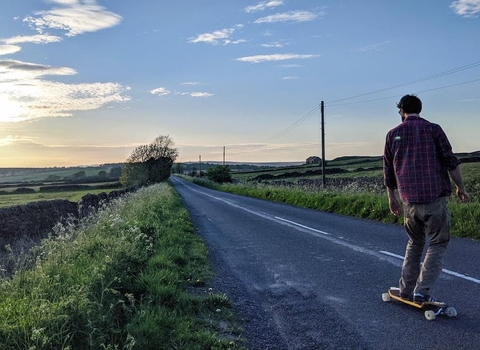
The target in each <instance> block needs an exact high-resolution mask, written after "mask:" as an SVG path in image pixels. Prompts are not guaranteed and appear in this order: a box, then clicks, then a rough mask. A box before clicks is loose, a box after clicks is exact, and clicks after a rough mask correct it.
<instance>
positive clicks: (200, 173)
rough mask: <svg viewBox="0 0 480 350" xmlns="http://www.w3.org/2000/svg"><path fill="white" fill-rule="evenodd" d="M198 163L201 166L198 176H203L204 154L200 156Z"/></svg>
mask: <svg viewBox="0 0 480 350" xmlns="http://www.w3.org/2000/svg"><path fill="white" fill-rule="evenodd" d="M198 164H199V166H200V172H199V173H198V176H200V177H201V176H202V156H201V155H200V156H198Z"/></svg>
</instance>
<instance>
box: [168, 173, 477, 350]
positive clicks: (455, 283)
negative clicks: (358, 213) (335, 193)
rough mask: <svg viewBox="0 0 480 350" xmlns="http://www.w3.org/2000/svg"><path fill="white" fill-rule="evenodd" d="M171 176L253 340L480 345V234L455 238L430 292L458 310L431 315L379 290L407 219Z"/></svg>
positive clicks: (260, 343) (259, 345) (390, 273)
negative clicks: (240, 192) (306, 204)
mask: <svg viewBox="0 0 480 350" xmlns="http://www.w3.org/2000/svg"><path fill="white" fill-rule="evenodd" d="M171 181H172V183H173V185H174V186H175V188H176V190H177V191H178V193H179V194H180V196H181V198H182V201H183V203H184V205H185V206H186V208H187V210H188V211H189V213H190V215H191V218H192V221H193V224H194V226H195V227H196V229H197V230H198V233H199V234H200V235H201V237H202V238H203V240H204V241H205V244H206V245H207V247H208V249H209V251H210V261H211V265H212V269H213V270H214V272H215V273H216V278H215V279H214V280H213V281H212V284H213V285H214V288H215V289H217V291H219V292H224V293H226V294H227V295H228V296H229V297H230V299H231V301H232V303H233V305H234V307H235V309H236V311H237V312H238V314H239V315H240V317H241V318H242V320H243V327H244V329H245V333H246V334H245V336H246V337H247V339H248V342H249V343H248V347H249V348H250V349H401V350H405V349H480V300H479V296H480V242H475V241H472V240H465V239H458V238H453V239H452V241H451V244H450V246H449V249H448V251H447V254H446V257H445V265H444V268H445V270H444V273H443V274H442V276H441V278H440V279H439V280H438V282H437V285H436V288H435V291H434V293H433V294H434V296H435V297H436V298H437V299H440V300H443V301H446V302H448V303H449V304H450V305H452V306H454V307H455V308H456V309H457V311H458V316H457V317H456V318H447V317H439V318H437V319H436V320H434V321H427V320H426V319H425V318H424V315H423V312H422V311H420V310H418V309H415V308H413V307H410V306H407V305H404V304H399V303H396V302H393V301H392V302H390V303H386V302H383V301H382V298H381V294H382V293H384V292H386V290H387V289H388V288H389V287H390V286H396V285H397V284H398V278H399V274H400V267H401V263H402V258H403V253H404V251H405V244H406V241H407V239H406V235H405V233H404V230H403V228H402V227H401V226H397V225H387V224H382V223H378V222H373V221H369V220H360V219H355V218H351V217H345V216H341V215H334V214H329V213H324V212H320V211H314V210H309V209H301V208H296V207H293V206H289V205H284V204H278V203H271V202H268V201H263V200H258V199H254V198H248V197H243V196H236V195H232V194H228V193H223V192H218V191H213V190H210V189H206V188H203V187H200V186H197V185H194V184H192V183H190V182H187V181H185V180H182V179H179V178H176V177H172V178H171Z"/></svg>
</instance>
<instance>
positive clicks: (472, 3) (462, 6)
mask: <svg viewBox="0 0 480 350" xmlns="http://www.w3.org/2000/svg"><path fill="white" fill-rule="evenodd" d="M450 8H452V9H453V11H454V12H455V13H456V14H457V15H459V16H462V17H471V18H473V17H477V13H479V12H480V0H459V1H454V2H452V3H451V5H450Z"/></svg>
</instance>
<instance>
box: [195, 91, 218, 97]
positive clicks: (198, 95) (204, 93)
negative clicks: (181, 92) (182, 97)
mask: <svg viewBox="0 0 480 350" xmlns="http://www.w3.org/2000/svg"><path fill="white" fill-rule="evenodd" d="M190 96H192V97H210V96H213V94H211V93H209V92H191V93H190Z"/></svg>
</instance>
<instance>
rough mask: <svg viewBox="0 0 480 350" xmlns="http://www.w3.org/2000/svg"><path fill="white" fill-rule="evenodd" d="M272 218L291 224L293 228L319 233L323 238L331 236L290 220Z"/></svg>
mask: <svg viewBox="0 0 480 350" xmlns="http://www.w3.org/2000/svg"><path fill="white" fill-rule="evenodd" d="M274 218H275V219H277V220H280V221H284V222H288V223H289V224H292V225H295V226H298V227H302V228H306V229H307V230H310V231H313V232H318V233H321V234H322V235H325V236H331V235H332V234H331V233H328V232H325V231H320V230H317V229H314V228H312V227H309V226H305V225H302V224H299V223H298V222H295V221H290V220H287V219H283V218H281V217H278V216H274Z"/></svg>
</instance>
